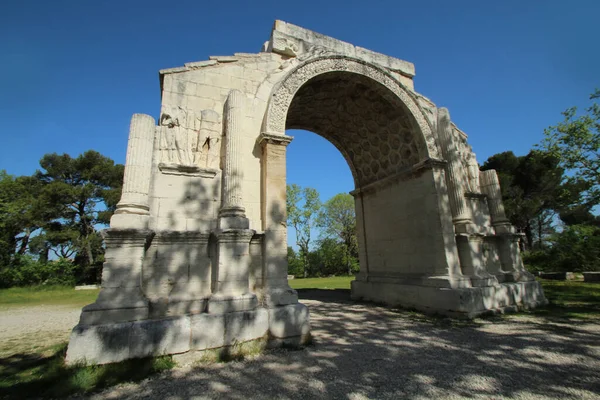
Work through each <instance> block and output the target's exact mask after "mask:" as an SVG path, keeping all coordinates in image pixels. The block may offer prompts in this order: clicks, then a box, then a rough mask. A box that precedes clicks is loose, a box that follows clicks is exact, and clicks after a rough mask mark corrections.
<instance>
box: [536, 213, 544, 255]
mask: <svg viewBox="0 0 600 400" xmlns="http://www.w3.org/2000/svg"><path fill="white" fill-rule="evenodd" d="M537 223H538V226H537V228H538V250H542V247H543V244H542V234H543V231H544V221H543V217H542V216H541V215H540V216H539V217H538V220H537Z"/></svg>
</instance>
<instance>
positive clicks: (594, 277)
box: [583, 272, 600, 282]
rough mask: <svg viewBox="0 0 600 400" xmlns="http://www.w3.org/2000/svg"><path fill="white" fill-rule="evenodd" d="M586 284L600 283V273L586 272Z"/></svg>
mask: <svg viewBox="0 0 600 400" xmlns="http://www.w3.org/2000/svg"><path fill="white" fill-rule="evenodd" d="M583 281H584V282H600V272H584V273H583Z"/></svg>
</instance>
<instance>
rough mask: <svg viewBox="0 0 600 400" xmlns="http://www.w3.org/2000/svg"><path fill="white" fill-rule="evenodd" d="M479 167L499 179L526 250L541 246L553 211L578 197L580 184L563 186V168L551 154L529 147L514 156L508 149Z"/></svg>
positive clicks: (512, 220)
mask: <svg viewBox="0 0 600 400" xmlns="http://www.w3.org/2000/svg"><path fill="white" fill-rule="evenodd" d="M481 169H482V170H484V171H485V170H488V169H495V170H496V173H497V174H498V179H499V181H500V187H501V190H502V199H503V203H504V207H505V210H506V215H507V217H508V218H509V220H510V222H511V223H512V224H513V225H514V226H515V227H517V229H518V230H519V231H520V232H524V233H525V235H526V239H527V247H528V249H533V248H534V241H536V242H537V243H536V244H537V248H542V247H543V245H544V239H545V238H546V237H547V236H548V235H549V234H551V233H553V229H552V221H553V217H554V214H555V212H557V211H560V210H565V209H567V208H568V207H569V206H570V205H571V204H573V203H575V202H577V201H578V200H579V196H580V194H581V190H583V187H582V185H581V184H579V185H576V184H575V182H572V184H569V185H566V184H563V181H564V169H563V168H561V167H560V160H559V159H558V158H557V157H556V156H555V155H553V154H550V153H547V152H542V151H538V150H532V151H530V152H529V154H527V155H525V156H521V157H517V156H515V155H514V154H513V152H512V151H507V152H504V153H498V154H495V155H493V156H491V157H490V158H488V160H487V161H486V162H485V163H484V164H483V167H482V168H481Z"/></svg>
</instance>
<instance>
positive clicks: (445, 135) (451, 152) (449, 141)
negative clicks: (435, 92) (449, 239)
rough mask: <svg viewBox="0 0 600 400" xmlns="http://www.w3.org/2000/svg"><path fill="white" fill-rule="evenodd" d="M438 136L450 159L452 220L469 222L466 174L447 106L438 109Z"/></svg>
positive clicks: (448, 173)
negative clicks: (453, 136) (455, 142)
mask: <svg viewBox="0 0 600 400" xmlns="http://www.w3.org/2000/svg"><path fill="white" fill-rule="evenodd" d="M438 136H439V140H440V147H441V149H442V156H443V157H444V159H446V161H448V170H447V173H446V180H447V183H448V196H449V197H450V208H451V210H452V222H454V225H457V224H468V223H470V222H471V212H470V210H469V207H468V205H467V200H466V198H465V188H466V182H467V180H466V176H465V172H464V170H463V166H462V163H461V162H460V157H459V154H458V148H457V147H456V145H455V144H454V140H453V138H452V126H451V125H450V113H449V112H448V109H447V108H440V109H439V110H438Z"/></svg>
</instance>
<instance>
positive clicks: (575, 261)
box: [523, 225, 600, 272]
mask: <svg viewBox="0 0 600 400" xmlns="http://www.w3.org/2000/svg"><path fill="white" fill-rule="evenodd" d="M523 262H524V263H525V265H526V267H527V269H528V270H530V271H531V272H537V271H546V272H583V271H600V228H598V227H596V226H591V225H571V226H567V227H565V229H564V230H563V231H562V232H559V233H556V234H555V235H553V237H552V238H551V239H550V247H548V248H547V249H544V250H538V251H531V252H527V253H524V254H523Z"/></svg>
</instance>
